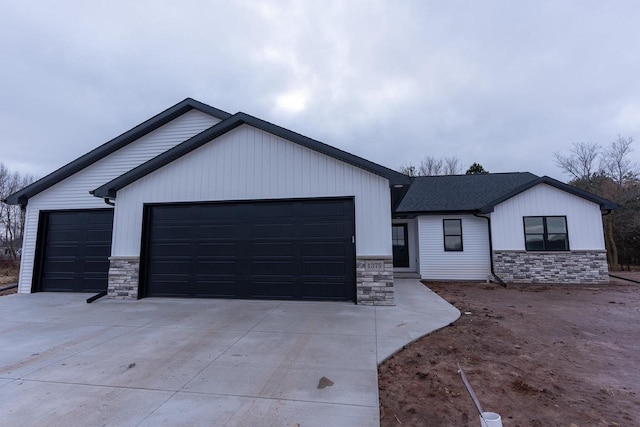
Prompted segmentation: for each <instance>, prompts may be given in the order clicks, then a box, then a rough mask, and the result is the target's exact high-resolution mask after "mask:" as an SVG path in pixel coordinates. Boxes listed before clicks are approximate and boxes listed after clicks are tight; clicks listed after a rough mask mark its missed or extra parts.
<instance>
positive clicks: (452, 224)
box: [442, 219, 462, 251]
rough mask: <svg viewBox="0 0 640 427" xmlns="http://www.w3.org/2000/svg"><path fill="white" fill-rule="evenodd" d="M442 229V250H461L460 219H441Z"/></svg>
mask: <svg viewBox="0 0 640 427" xmlns="http://www.w3.org/2000/svg"><path fill="white" fill-rule="evenodd" d="M442 227H443V229H444V250H445V251H462V220H461V219H443V220H442Z"/></svg>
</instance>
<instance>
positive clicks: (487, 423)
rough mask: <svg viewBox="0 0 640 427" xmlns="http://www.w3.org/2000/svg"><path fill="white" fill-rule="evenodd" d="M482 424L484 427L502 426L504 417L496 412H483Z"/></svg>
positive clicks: (481, 416)
mask: <svg viewBox="0 0 640 427" xmlns="http://www.w3.org/2000/svg"><path fill="white" fill-rule="evenodd" d="M480 425H481V426H482V427H502V418H501V417H500V415H498V414H496V413H495V412H483V413H482V415H480Z"/></svg>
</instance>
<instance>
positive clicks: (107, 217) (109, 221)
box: [37, 209, 113, 292]
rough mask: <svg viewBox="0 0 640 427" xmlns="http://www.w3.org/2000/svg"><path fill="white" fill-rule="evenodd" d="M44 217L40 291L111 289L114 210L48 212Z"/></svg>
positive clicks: (39, 263)
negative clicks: (110, 266)
mask: <svg viewBox="0 0 640 427" xmlns="http://www.w3.org/2000/svg"><path fill="white" fill-rule="evenodd" d="M41 220H42V221H43V223H42V224H43V228H42V231H41V233H40V239H41V241H40V243H39V244H40V251H39V254H40V255H39V257H40V258H39V262H38V265H39V275H38V278H37V290H42V291H57V292H100V291H103V290H105V289H107V276H108V271H109V259H108V258H109V255H110V254H111V235H112V229H113V210H112V209H99V210H84V211H57V212H45V213H43V215H42V219H41Z"/></svg>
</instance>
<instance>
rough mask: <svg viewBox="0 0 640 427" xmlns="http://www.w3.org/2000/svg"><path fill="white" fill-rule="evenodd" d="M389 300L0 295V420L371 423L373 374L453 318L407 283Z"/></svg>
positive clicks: (447, 308) (446, 307)
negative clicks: (370, 303) (388, 303)
mask: <svg viewBox="0 0 640 427" xmlns="http://www.w3.org/2000/svg"><path fill="white" fill-rule="evenodd" d="M396 289H397V290H396V299H397V301H396V302H397V305H396V306H395V307H365V306H356V305H353V304H349V303H327V302H283V301H238V300H211V299H210V300H185V299H152V298H148V299H143V300H140V301H137V302H124V301H114V300H106V299H101V300H98V301H96V302H95V303H93V304H86V303H85V298H87V295H78V294H53V293H40V294H31V295H10V296H5V297H1V298H0V414H2V415H1V419H2V421H1V422H2V424H3V425H29V426H39V425H43V426H44V425H46V426H54V425H60V426H69V425H118V426H162V425H189V426H195V425H202V426H212V425H220V426H236V425H237V426H249V425H260V426H316V425H317V426H328V425H340V426H375V425H379V410H378V375H377V365H378V363H379V362H381V361H383V360H384V359H385V358H387V357H388V356H390V355H391V354H393V353H394V352H395V351H396V350H398V349H399V348H401V347H402V346H403V345H405V344H407V343H408V342H410V341H413V340H414V339H416V338H418V337H420V336H422V335H424V334H426V333H429V332H431V331H433V330H435V329H438V328H440V327H442V326H445V325H447V324H449V323H451V322H452V321H454V320H455V319H457V317H458V316H459V314H460V313H459V312H458V310H456V309H455V308H454V307H453V306H451V305H450V304H448V303H447V302H446V301H444V300H443V299H441V298H440V297H438V296H437V295H436V294H434V293H433V292H431V291H429V290H428V289H427V288H426V287H424V286H423V285H421V284H420V283H419V282H417V281H416V280H396ZM323 378H325V379H323ZM327 380H328V381H327ZM323 386H324V387H323Z"/></svg>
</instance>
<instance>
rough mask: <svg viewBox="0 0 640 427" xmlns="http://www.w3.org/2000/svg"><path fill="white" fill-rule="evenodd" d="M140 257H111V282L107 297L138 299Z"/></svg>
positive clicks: (108, 286)
mask: <svg viewBox="0 0 640 427" xmlns="http://www.w3.org/2000/svg"><path fill="white" fill-rule="evenodd" d="M139 277H140V258H138V257H111V258H109V283H108V285H107V297H109V298H117V299H138V282H139V280H138V278H139Z"/></svg>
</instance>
